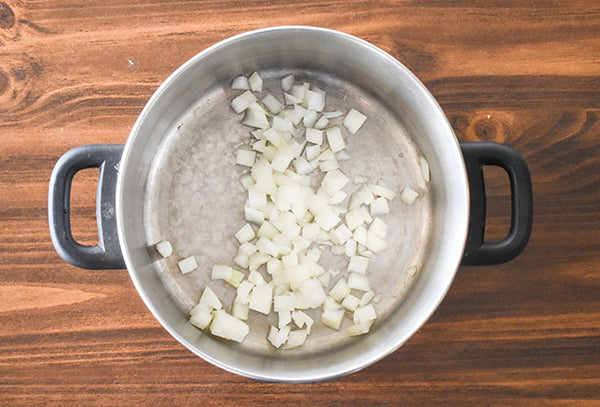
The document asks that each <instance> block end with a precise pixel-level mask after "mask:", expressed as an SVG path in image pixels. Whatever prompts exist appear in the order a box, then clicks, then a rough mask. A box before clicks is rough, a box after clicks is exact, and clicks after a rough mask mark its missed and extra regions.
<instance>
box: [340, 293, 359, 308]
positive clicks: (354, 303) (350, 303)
mask: <svg viewBox="0 0 600 407" xmlns="http://www.w3.org/2000/svg"><path fill="white" fill-rule="evenodd" d="M359 304H360V299H359V298H357V297H355V296H354V295H352V294H349V295H347V296H346V298H344V300H343V301H342V307H344V308H345V309H347V310H348V311H351V312H354V310H356V308H358V305H359Z"/></svg>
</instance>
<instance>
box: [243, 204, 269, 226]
mask: <svg viewBox="0 0 600 407" xmlns="http://www.w3.org/2000/svg"><path fill="white" fill-rule="evenodd" d="M244 215H245V218H246V221H247V222H249V223H254V224H255V225H260V224H262V223H263V221H264V220H265V214H264V213H263V212H262V211H260V210H258V209H256V208H252V207H250V206H244Z"/></svg>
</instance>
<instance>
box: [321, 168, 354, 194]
mask: <svg viewBox="0 0 600 407" xmlns="http://www.w3.org/2000/svg"><path fill="white" fill-rule="evenodd" d="M349 181H350V180H349V179H348V177H346V175H344V173H343V172H342V171H340V170H333V171H329V172H327V174H325V177H323V180H322V181H321V187H322V188H323V189H324V190H325V192H326V193H327V194H328V195H329V196H333V194H335V193H336V192H337V191H340V190H341V189H343V188H344V187H345V186H346V184H348V182H349Z"/></svg>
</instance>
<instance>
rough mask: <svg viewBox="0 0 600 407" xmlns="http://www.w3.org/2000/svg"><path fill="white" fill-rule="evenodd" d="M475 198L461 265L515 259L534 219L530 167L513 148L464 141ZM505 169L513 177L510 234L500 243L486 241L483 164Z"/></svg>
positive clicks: (511, 179)
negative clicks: (484, 238)
mask: <svg viewBox="0 0 600 407" xmlns="http://www.w3.org/2000/svg"><path fill="white" fill-rule="evenodd" d="M460 147H461V149H462V153H463V157H464V160H465V164H466V167H467V176H468V178H469V189H470V197H471V209H470V211H471V213H470V219H469V233H468V236H467V243H466V246H465V251H464V254H463V258H462V262H461V265H464V266H471V265H489V264H500V263H505V262H507V261H509V260H512V259H513V258H515V257H516V256H517V255H519V254H520V253H521V252H522V251H523V250H524V249H525V246H526V245H527V241H528V240H529V235H530V234H531V225H532V221H533V191H532V186H531V176H530V174H529V168H528V167H527V164H526V163H525V160H524V159H523V157H521V155H520V154H519V153H518V152H517V151H515V150H514V149H513V148H511V147H508V146H506V145H504V144H499V143H492V142H473V143H460ZM484 165H494V166H498V167H501V168H503V169H504V170H505V171H506V172H507V173H508V177H509V180H510V189H511V207H512V210H511V212H512V215H511V221H510V230H509V232H508V235H507V236H506V237H505V238H504V239H502V240H500V241H497V242H486V241H484V240H483V237H484V232H485V185H484V179H483V166H484Z"/></svg>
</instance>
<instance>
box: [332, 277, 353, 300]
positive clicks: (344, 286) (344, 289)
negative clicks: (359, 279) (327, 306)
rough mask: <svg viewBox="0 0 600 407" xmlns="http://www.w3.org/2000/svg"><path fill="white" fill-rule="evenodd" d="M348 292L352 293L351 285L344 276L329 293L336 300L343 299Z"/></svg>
mask: <svg viewBox="0 0 600 407" xmlns="http://www.w3.org/2000/svg"><path fill="white" fill-rule="evenodd" d="M348 294H350V287H349V286H348V283H347V282H346V280H345V279H344V278H341V279H340V280H338V282H337V283H336V284H335V285H334V286H333V288H332V289H331V291H329V295H330V296H331V297H332V298H333V299H335V300H336V301H342V300H343V299H344V298H346V296H347V295H348Z"/></svg>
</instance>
